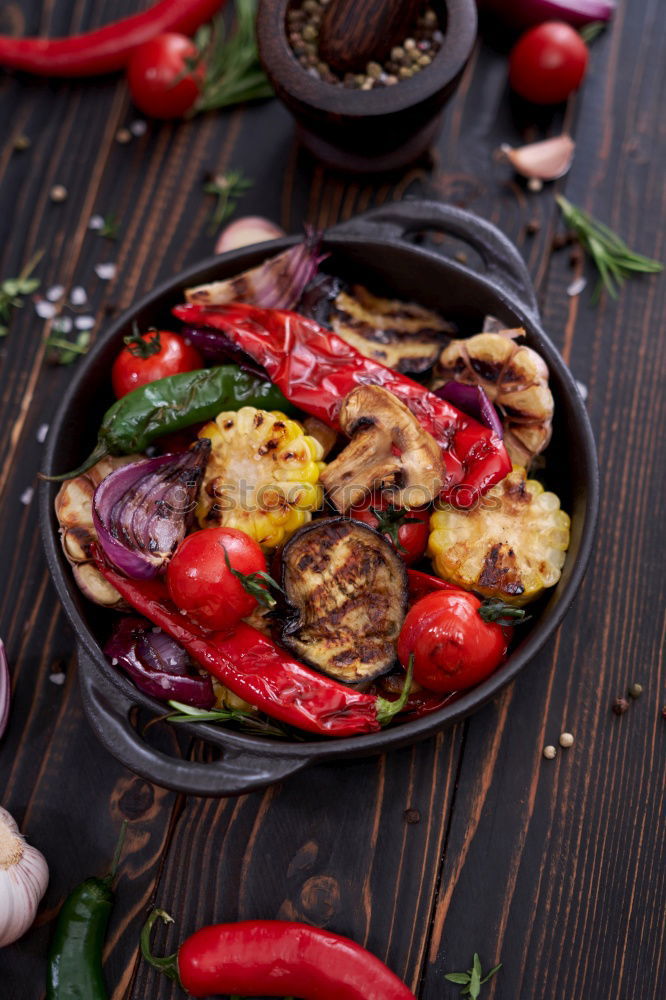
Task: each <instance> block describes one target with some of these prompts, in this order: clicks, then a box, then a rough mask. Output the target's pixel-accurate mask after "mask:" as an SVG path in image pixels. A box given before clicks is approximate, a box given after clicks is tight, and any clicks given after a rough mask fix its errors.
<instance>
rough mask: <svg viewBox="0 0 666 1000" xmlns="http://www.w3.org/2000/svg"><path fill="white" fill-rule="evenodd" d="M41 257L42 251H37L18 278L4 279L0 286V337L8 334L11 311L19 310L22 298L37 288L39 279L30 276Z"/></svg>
mask: <svg viewBox="0 0 666 1000" xmlns="http://www.w3.org/2000/svg"><path fill="white" fill-rule="evenodd" d="M43 256H44V251H43V250H38V251H37V253H36V254H33V256H32V257H31V258H30V260H29V261H28V263H27V264H26V265H25V267H24V268H23V269H22V270H21V272H20V274H19V276H18V278H5V280H4V281H3V282H2V283H1V284H0V337H6V336H7V334H8V333H9V323H10V320H11V318H12V311H13V310H14V309H20V308H21V306H22V305H23V298H24V296H26V295H30V294H31V293H32V292H34V291H36V290H37V289H38V288H39V285H40V281H39V278H31V277H30V275H31V274H32V272H33V271H34V270H35V268H36V267H37V265H38V264H39V262H40V260H41V259H42V257H43Z"/></svg>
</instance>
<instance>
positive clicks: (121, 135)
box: [116, 128, 132, 146]
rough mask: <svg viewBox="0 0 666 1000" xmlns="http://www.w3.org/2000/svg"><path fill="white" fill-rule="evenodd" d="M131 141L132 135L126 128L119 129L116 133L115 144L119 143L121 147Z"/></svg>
mask: <svg viewBox="0 0 666 1000" xmlns="http://www.w3.org/2000/svg"><path fill="white" fill-rule="evenodd" d="M131 141H132V133H131V132H130V130H129V129H128V128H119V129H118V131H117V132H116V142H119V143H120V145H121V146H126V145H127V143H128V142H131Z"/></svg>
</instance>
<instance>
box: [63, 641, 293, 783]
mask: <svg viewBox="0 0 666 1000" xmlns="http://www.w3.org/2000/svg"><path fill="white" fill-rule="evenodd" d="M77 656H78V662H79V681H80V685H81V694H82V696H83V706H84V709H85V713H86V716H87V718H88V721H89V722H90V725H91V726H92V728H93V730H94V732H95V735H96V736H97V738H98V739H99V741H100V743H102V745H103V746H104V748H105V749H106V750H108V751H109V753H110V754H111V755H112V756H113V757H115V758H116V759H117V760H119V761H120V762H121V764H124V765H125V767H127V768H129V769H130V771H134V772H135V774H138V775H140V777H142V778H145V779H146V780H147V781H152V782H154V783H155V784H156V785H161V786H162V787H164V788H170V789H172V790H173V791H176V792H184V793H186V794H188V795H210V796H215V797H220V798H224V797H226V796H229V795H243V794H245V793H246V792H252V791H257V790H258V789H261V788H266V787H267V786H268V785H272V784H274V783H275V782H276V781H281V780H282V779H283V778H286V777H288V776H289V775H290V774H294V773H295V772H296V771H300V770H301V769H302V768H304V767H305V766H306V765H307V764H308V763H309V761H308V758H307V757H302V758H292V759H285V758H284V757H275V758H273V757H269V756H265V755H263V754H261V753H257V752H254V751H252V750H248V749H245V748H243V749H242V750H237V749H235V748H231V747H229V748H228V749H227V748H225V749H224V750H223V757H222V759H221V760H218V761H214V762H212V763H210V764H205V763H203V762H199V761H191V760H183V759H181V758H178V757H170V756H169V755H168V754H166V753H163V752H162V751H161V750H156V749H155V748H154V747H152V746H149V745H148V744H147V743H145V742H144V740H143V739H142V737H141V734H140V733H139V732H138V731H137V730H136V729H135V728H134V726H133V725H132V723H131V721H130V718H129V714H130V711H131V709H132V708H133V707H134V703H133V702H132V700H131V698H128V697H127V695H126V694H125V693H124V692H123V691H121V689H120V688H117V687H116V686H115V685H112V684H111V683H110V682H109V681H108V680H107V679H106V678H104V677H103V675H101V674H100V672H99V668H98V667H97V666H96V664H95V663H94V661H93V660H92V659H91V658H90V657H89V656H88V654H87V653H86V652H85V650H83V649H82V648H81V647H79V649H78V651H77Z"/></svg>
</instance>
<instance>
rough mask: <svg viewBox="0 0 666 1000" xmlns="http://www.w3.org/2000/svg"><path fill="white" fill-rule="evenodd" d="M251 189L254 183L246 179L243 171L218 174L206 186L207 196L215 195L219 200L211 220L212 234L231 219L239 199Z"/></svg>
mask: <svg viewBox="0 0 666 1000" xmlns="http://www.w3.org/2000/svg"><path fill="white" fill-rule="evenodd" d="M251 187H252V181H251V180H249V178H247V177H244V176H243V172H242V171H241V170H228V171H227V173H226V174H216V175H215V176H214V177H212V178H211V179H210V180H209V181H207V182H206V183H205V184H204V191H205V192H206V194H214V195H215V196H216V198H217V204H216V206H215V209H214V211H213V214H212V215H211V219H210V226H209V229H210V231H211V232H212V233H214V232H215V231H216V230H217V229H219V227H220V226H221V225H222V223H223V222H224V221H225V219H228V218H229V216H230V215H231V214H232V213H233V212H234V210H235V208H236V202H237V201H238V199H239V198H240V197H241V195H242V194H244V193H245V191H247V190H248V189H249V188H251Z"/></svg>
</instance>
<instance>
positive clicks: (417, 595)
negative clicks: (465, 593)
mask: <svg viewBox="0 0 666 1000" xmlns="http://www.w3.org/2000/svg"><path fill="white" fill-rule="evenodd" d="M407 584H408V587H409V604H410V607H411V605H412V604H415V603H416V601H419V600H420V599H421V598H422V597H425V596H426V595H427V594H432V592H433V590H460V589H461V588H460V587H456V585H455V584H454V583H449V582H448V580H442V578H441V577H439V576H431V574H430V573H422V572H421V570H420V569H408V570H407Z"/></svg>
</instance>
